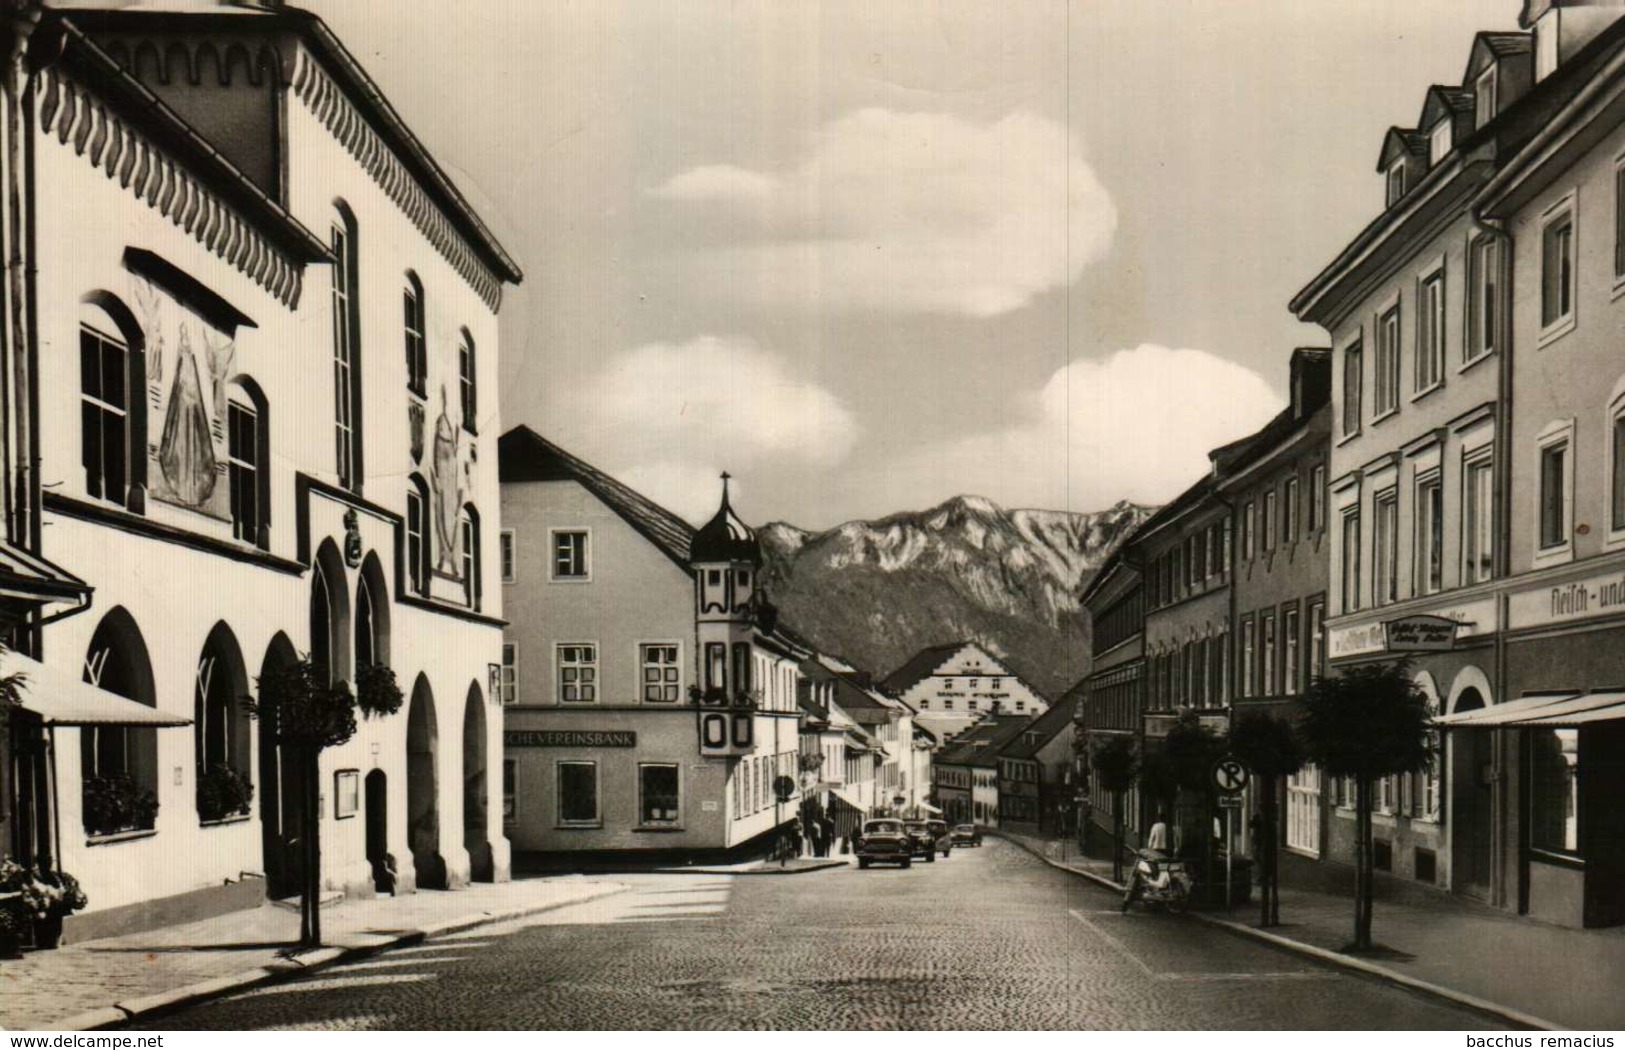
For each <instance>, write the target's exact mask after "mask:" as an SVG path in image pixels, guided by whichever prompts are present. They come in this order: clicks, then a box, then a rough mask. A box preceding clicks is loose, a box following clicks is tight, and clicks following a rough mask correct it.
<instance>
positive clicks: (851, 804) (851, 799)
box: [830, 788, 868, 814]
mask: <svg viewBox="0 0 1625 1050" xmlns="http://www.w3.org/2000/svg"><path fill="white" fill-rule="evenodd" d="M830 794H832V795H834V796H835V798H836V800H837V801H839V802H840V803H842V804H843V805H845V806H846V807H847V808H849V809H854V810H856V811H857V812H858V813H859V814H862V813H867V812H868V810H867V809H865V808H864V805H863V803H862V802H861V801H859V799H858V797H857V796H856V795H853V794H851V793H850V792H848V791H844V790H842V789H841V788H831V789H830Z"/></svg>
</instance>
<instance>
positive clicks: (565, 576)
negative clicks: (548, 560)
mask: <svg viewBox="0 0 1625 1050" xmlns="http://www.w3.org/2000/svg"><path fill="white" fill-rule="evenodd" d="M588 540H589V534H588V532H587V530H586V529H553V530H552V532H551V542H552V545H553V557H552V571H553V579H555V580H569V581H581V580H588V579H591V578H592V561H591V550H590V549H589V546H588Z"/></svg>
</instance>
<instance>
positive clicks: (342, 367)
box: [329, 201, 363, 492]
mask: <svg viewBox="0 0 1625 1050" xmlns="http://www.w3.org/2000/svg"><path fill="white" fill-rule="evenodd" d="M329 244H330V247H331V248H332V250H333V432H334V450H335V457H336V469H337V470H338V476H339V484H340V485H343V486H344V487H345V488H347V489H350V490H352V491H357V492H359V491H360V490H361V479H362V477H363V473H362V462H361V310H360V304H359V303H358V302H357V296H358V294H359V291H360V289H359V288H358V286H357V273H358V270H359V269H360V267H359V265H358V263H357V260H358V255H357V252H356V224H355V215H354V214H353V213H352V212H351V211H350V209H349V208H348V207H347V206H345V204H344V203H343V202H342V201H340V202H338V203H337V206H336V211H335V214H334V216H333V228H332V231H331V234H330V241H329Z"/></svg>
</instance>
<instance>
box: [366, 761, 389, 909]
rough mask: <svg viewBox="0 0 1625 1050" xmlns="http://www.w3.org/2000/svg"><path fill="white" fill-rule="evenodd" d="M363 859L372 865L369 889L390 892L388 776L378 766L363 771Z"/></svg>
mask: <svg viewBox="0 0 1625 1050" xmlns="http://www.w3.org/2000/svg"><path fill="white" fill-rule="evenodd" d="M366 790H367V863H368V864H370V865H372V883H373V889H375V890H376V891H378V892H379V893H394V892H395V880H394V878H393V877H391V876H389V875H388V874H387V865H385V863H384V857H385V856H387V855H388V853H389V779H388V777H386V776H385V775H384V771H383V770H381V769H375V770H373V771H372V772H371V773H368V774H367V789H366Z"/></svg>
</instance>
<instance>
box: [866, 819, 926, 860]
mask: <svg viewBox="0 0 1625 1050" xmlns="http://www.w3.org/2000/svg"><path fill="white" fill-rule="evenodd" d="M853 852H854V853H856V854H857V857H858V867H860V868H867V867H868V866H869V865H871V864H900V865H902V866H903V867H905V868H906V867H908V866H909V865H910V864H912V863H914V848H913V840H912V839H911V838H910V837H909V834H908V832H907V831H905V830H904V829H903V822H902V821H900V820H889V819H884V818H882V819H876V820H866V821H864V822H863V830H861V831H860V832H859V833H858V841H857V842H856V843H855V844H854V846H853Z"/></svg>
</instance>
